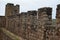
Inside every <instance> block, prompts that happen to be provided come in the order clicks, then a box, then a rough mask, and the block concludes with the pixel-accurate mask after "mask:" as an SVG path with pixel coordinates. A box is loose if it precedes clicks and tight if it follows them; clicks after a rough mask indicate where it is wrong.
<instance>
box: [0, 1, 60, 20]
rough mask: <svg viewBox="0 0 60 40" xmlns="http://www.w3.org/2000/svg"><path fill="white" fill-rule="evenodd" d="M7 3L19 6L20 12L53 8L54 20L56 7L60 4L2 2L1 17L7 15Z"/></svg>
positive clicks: (0, 5) (51, 2) (52, 2)
mask: <svg viewBox="0 0 60 40" xmlns="http://www.w3.org/2000/svg"><path fill="white" fill-rule="evenodd" d="M7 3H13V4H14V5H16V4H19V5H20V12H27V11H28V10H38V8H42V7H51V8H52V18H53V19H55V16H56V7H57V5H58V4H60V0H0V16H2V15H5V5H6V4H7Z"/></svg>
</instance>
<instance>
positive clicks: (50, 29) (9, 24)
mask: <svg viewBox="0 0 60 40" xmlns="http://www.w3.org/2000/svg"><path fill="white" fill-rule="evenodd" d="M59 9H60V5H57V13H56V18H57V19H56V26H53V25H52V8H50V7H43V8H39V9H38V10H37V11H36V10H31V11H27V12H21V13H19V11H20V10H19V5H14V4H11V3H8V4H7V5H6V8H5V16H0V28H1V27H4V28H6V29H7V30H9V31H10V32H12V33H14V34H15V35H18V36H20V37H22V38H23V40H60V34H59V25H60V24H59V23H60V18H59V15H60V14H59V12H60V11H59ZM0 31H1V30H0ZM0 34H1V35H0V39H1V40H12V39H11V38H9V37H8V36H6V35H5V34H3V33H2V31H1V33H0Z"/></svg>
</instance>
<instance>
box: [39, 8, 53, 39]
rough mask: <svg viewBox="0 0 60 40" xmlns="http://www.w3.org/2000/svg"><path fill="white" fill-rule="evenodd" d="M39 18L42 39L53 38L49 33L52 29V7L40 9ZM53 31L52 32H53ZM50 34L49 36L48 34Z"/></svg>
mask: <svg viewBox="0 0 60 40" xmlns="http://www.w3.org/2000/svg"><path fill="white" fill-rule="evenodd" d="M38 20H39V26H38V27H39V28H40V29H39V30H41V31H39V32H41V33H40V34H41V36H40V37H41V40H51V39H50V37H49V36H50V35H48V33H49V32H50V31H51V30H50V27H51V25H52V8H50V7H44V8H40V9H38ZM51 33H52V32H51ZM47 35H48V36H47Z"/></svg>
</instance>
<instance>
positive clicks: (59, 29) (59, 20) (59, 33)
mask: <svg viewBox="0 0 60 40" xmlns="http://www.w3.org/2000/svg"><path fill="white" fill-rule="evenodd" d="M56 38H57V39H56V40H60V4H58V5H57V8H56Z"/></svg>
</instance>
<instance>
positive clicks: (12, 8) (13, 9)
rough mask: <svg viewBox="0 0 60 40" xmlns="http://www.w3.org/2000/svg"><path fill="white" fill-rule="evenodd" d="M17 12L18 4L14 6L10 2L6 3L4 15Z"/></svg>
mask: <svg viewBox="0 0 60 40" xmlns="http://www.w3.org/2000/svg"><path fill="white" fill-rule="evenodd" d="M17 13H19V5H16V6H14V4H12V3H8V4H7V5H6V11H5V16H11V15H15V14H17Z"/></svg>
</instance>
